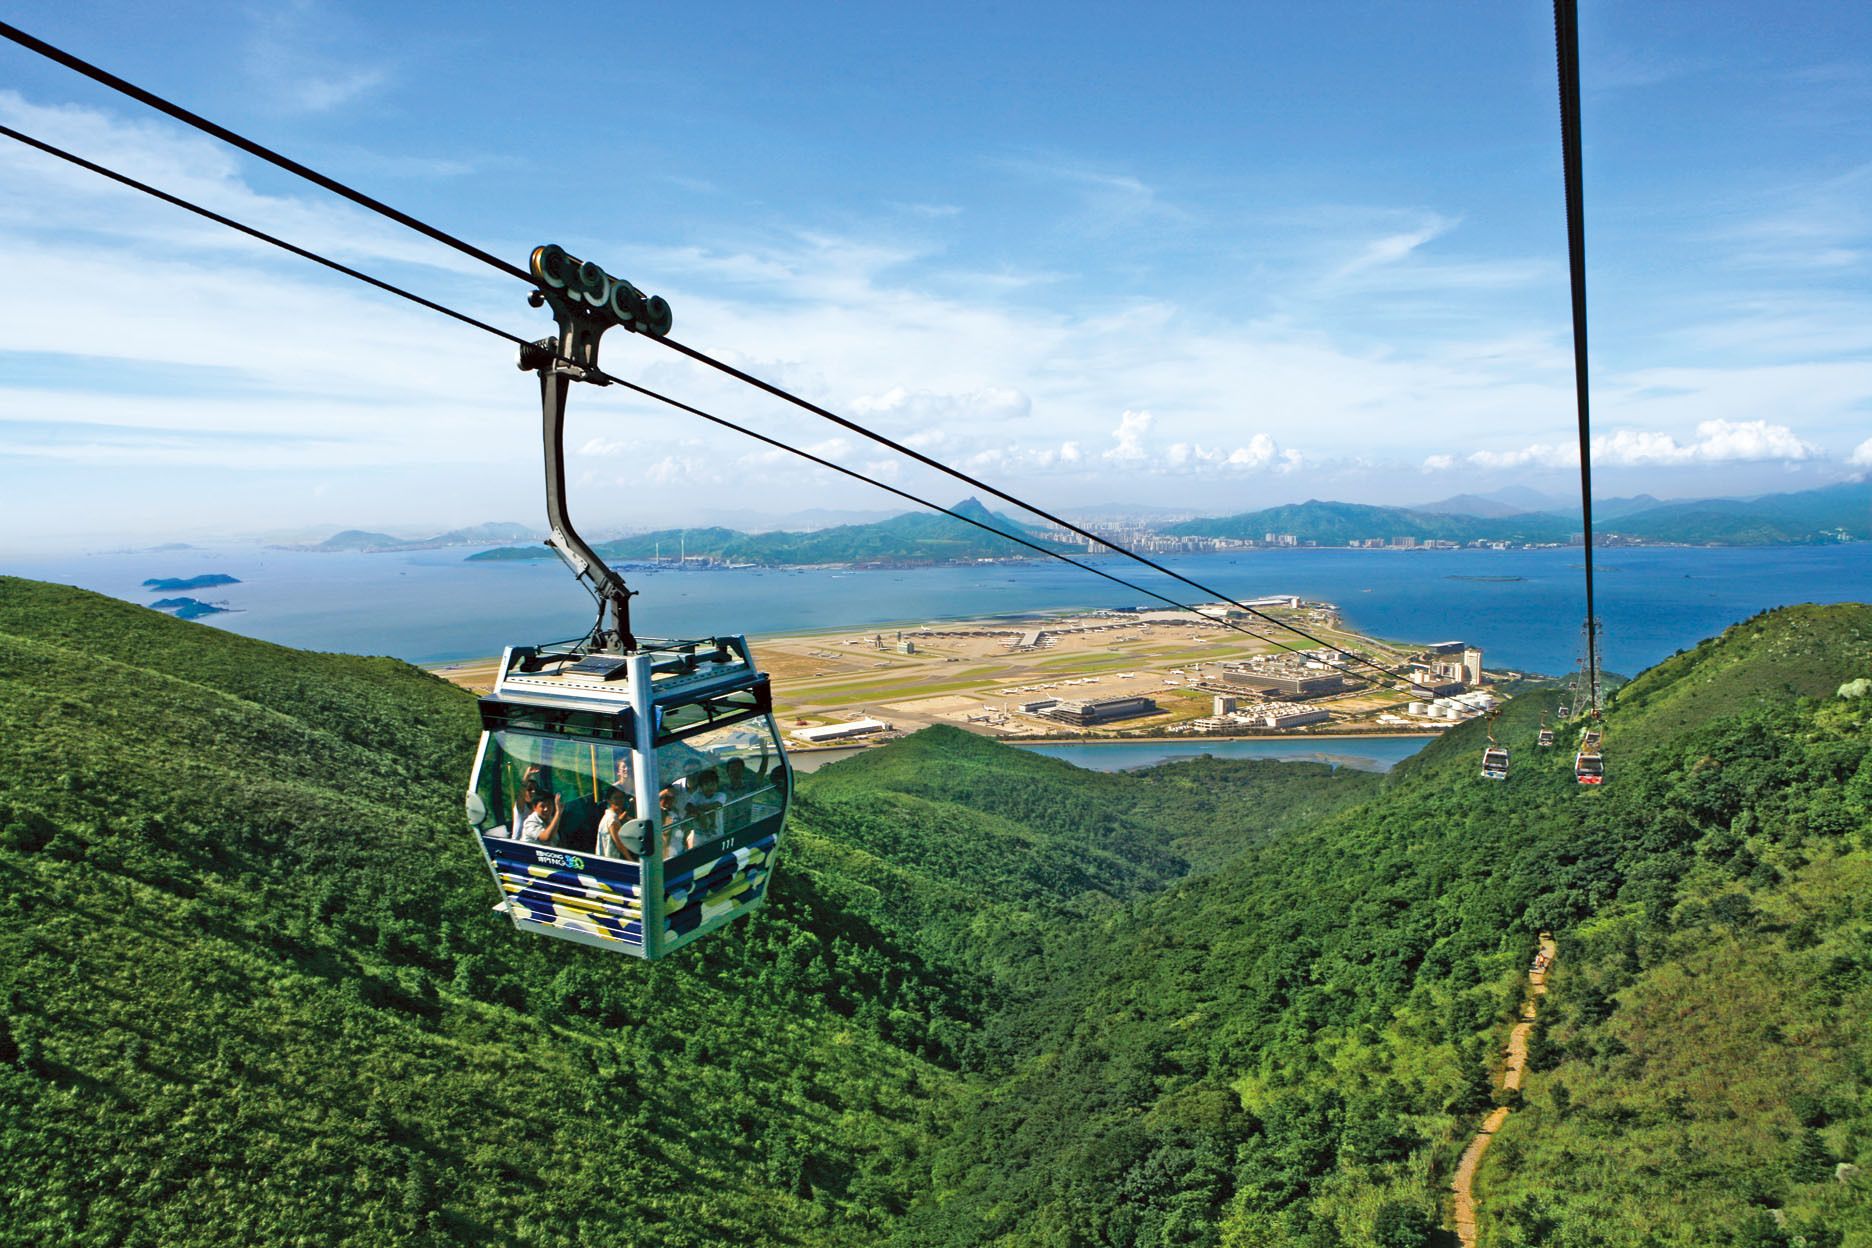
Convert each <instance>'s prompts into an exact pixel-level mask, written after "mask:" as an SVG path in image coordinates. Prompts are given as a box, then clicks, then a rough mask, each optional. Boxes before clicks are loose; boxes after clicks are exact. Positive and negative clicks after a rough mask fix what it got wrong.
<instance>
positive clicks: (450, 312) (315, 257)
mask: <svg viewBox="0 0 1872 1248" xmlns="http://www.w3.org/2000/svg"><path fill="white" fill-rule="evenodd" d="M0 135H3V136H5V137H7V138H10V139H13V140H15V141H17V142H19V143H22V144H25V145H27V146H29V147H32V148H34V149H35V150H37V151H40V152H43V153H45V154H46V155H49V156H53V157H56V158H57V159H59V160H63V161H66V162H68V163H70V164H72V165H75V166H77V167H79V168H81V169H85V170H87V171H89V172H91V173H95V174H97V175H98V176H100V177H104V178H107V179H109V180H110V181H113V182H116V183H118V184H120V185H122V186H125V187H128V188H130V189H132V190H136V191H140V192H142V193H144V194H146V195H150V196H152V197H153V198H156V199H159V200H161V201H163V202H164V203H166V204H170V205H172V206H173V207H176V208H180V209H182V210H184V211H186V212H190V213H194V214H195V215H197V216H199V217H203V218H205V219H206V220H209V221H213V222H215V223H216V224H218V225H222V226H225V227H227V228H229V229H232V230H235V231H237V232H239V233H241V234H243V235H245V236H247V237H249V238H253V239H255V240H257V241H260V242H264V243H267V244H269V245H271V246H274V247H277V248H279V249H281V250H282V251H286V252H290V253H291V254H293V255H295V256H298V257H300V258H302V259H305V260H309V261H311V262H313V263H314V264H318V265H321V266H323V267H325V268H327V269H330V270H332V271H333V272H336V273H341V274H343V275H344V276H346V277H350V278H354V279H356V280H358V281H361V282H364V283H366V284H367V285H370V286H372V287H374V288H376V289H378V290H381V291H384V292H385V293H387V294H392V295H395V296H397V297H398V298H401V299H405V300H407V301H409V302H411V303H414V304H416V305H417V306H419V307H422V308H425V309H428V310H429V311H432V312H438V313H441V314H442V315H444V316H447V317H450V318H451V319H453V320H456V321H459V322H461V323H462V324H465V325H470V326H473V327H474V328H476V329H479V330H481V331H483V332H484V333H488V334H492V335H493V336H495V337H497V338H501V339H504V340H505V341H507V342H510V343H513V344H515V345H517V346H521V347H526V348H533V347H535V346H536V345H537V344H535V343H533V342H532V341H531V340H529V339H526V338H523V337H521V336H520V335H518V334H514V333H511V332H509V331H507V330H504V329H502V328H500V327H499V326H497V325H492V324H489V323H488V322H486V321H483V320H480V319H479V318H477V317H473V316H470V315H468V314H467V313H464V312H459V311H456V310H455V309H453V308H450V307H447V306H446V305H444V304H440V303H437V302H436V301H434V300H432V299H428V298H425V297H424V296H422V295H419V294H416V293H415V292H413V291H410V290H406V289H404V288H403V287H401V286H397V285H395V284H394V283H391V282H386V281H384V280H382V279H380V278H377V277H374V276H372V275H370V274H368V273H365V272H363V271H361V270H359V269H355V268H353V267H351V266H349V265H346V264H343V263H341V262H339V261H336V260H333V259H330V258H329V257H327V256H323V255H321V254H319V253H318V252H315V251H311V250H309V249H308V248H304V247H300V246H298V245H297V244H294V243H290V242H287V241H286V240H285V239H282V238H279V237H277V236H275V235H272V234H269V233H267V232H266V231H264V230H260V229H256V228H254V227H253V226H250V225H247V224H245V223H243V222H240V221H237V220H235V219H233V218H232V217H228V216H225V215H223V214H221V213H218V212H215V211H214V210H212V209H210V208H206V207H203V206H202V205H200V204H196V203H193V202H191V201H189V200H187V199H183V198H182V197H180V196H177V195H172V194H170V193H169V192H167V191H163V190H161V189H159V188H157V187H154V186H151V185H150V184H148V183H146V182H142V181H139V180H137V179H136V178H132V177H130V176H129V175H127V174H123V173H119V172H117V171H116V170H113V169H110V168H107V167H106V166H103V165H100V164H97V163H96V162H94V161H90V160H87V159H85V158H84V157H82V156H79V155H77V154H75V153H73V152H69V151H66V150H65V149H63V148H60V147H57V146H55V145H53V144H51V143H47V142H45V141H43V140H41V139H37V138H34V137H33V136H31V135H28V134H24V133H22V132H20V131H18V130H15V129H13V128H12V127H9V126H3V125H0ZM552 358H554V359H556V360H558V361H560V362H562V363H566V364H574V365H576V361H573V360H570V359H568V358H567V357H565V356H560V355H554V356H553V357H552ZM581 367H582V366H581ZM584 371H586V372H587V373H589V374H590V375H591V376H592V377H593V378H594V379H595V380H599V381H601V382H603V383H605V384H612V385H618V386H621V387H623V388H624V389H627V390H630V391H633V392H634V393H637V394H640V395H642V396H644V397H645V398H649V399H653V400H655V401H656V402H659V403H662V404H665V405H666V406H669V407H671V408H673V409H675V410H678V411H681V412H685V413H687V414H689V415H692V416H696V417H699V418H701V419H703V420H706V421H709V422H711V423H713V424H715V425H719V426H721V427H722V428H725V429H731V430H733V431H734V432H736V433H739V434H741V435H742V436H744V437H748V438H751V439H753V440H755V441H757V442H761V443H764V444H765V445H768V446H771V447H774V448H776V449H778V450H783V451H786V452H787V453H789V454H791V455H795V456H797V457H799V458H801V459H804V460H806V461H808V462H810V463H813V464H816V465H818V466H820V467H823V468H828V469H831V470H832V471H834V472H838V473H841V474H843V475H845V476H847V477H850V478H852V479H854V480H857V481H861V482H864V483H865V484H867V485H870V486H873V487H875V488H877V489H880V490H883V491H884V492H886V493H888V494H892V495H895V496H896V497H899V498H902V499H904V500H906V501H908V502H912V503H915V504H916V505H917V506H919V507H924V508H927V509H928V510H930V511H934V512H937V513H939V514H942V515H945V516H949V517H950V518H952V519H955V520H960V521H962V522H963V523H964V524H967V525H970V526H972V527H974V528H977V529H980V530H982V531H984V532H987V533H992V534H994V535H995V536H997V537H1000V538H1002V539H1004V540H1006V541H1010V542H1013V543H1015V544H1016V545H1019V546H1022V547H1025V548H1027V549H1029V550H1032V551H1034V552H1036V553H1038V554H1041V555H1045V556H1047V557H1048V558H1052V559H1056V560H1058V561H1060V562H1062V563H1065V564H1068V565H1069V566H1071V567H1075V568H1079V569H1081V570H1082V571H1086V572H1090V573H1091V574H1093V575H1094V576H1097V577H1100V578H1102V579H1104V580H1107V581H1110V582H1112V583H1113V584H1116V585H1121V586H1123V587H1125V588H1126V589H1129V590H1131V591H1133V592H1135V593H1138V594H1142V595H1144V596H1145V597H1147V598H1151V599H1154V600H1156V601H1158V602H1162V603H1164V604H1166V605H1168V606H1170V607H1173V608H1175V609H1177V610H1179V611H1186V612H1189V613H1190V614H1193V615H1197V616H1200V617H1202V618H1203V619H1206V620H1209V621H1211V622H1212V623H1215V624H1218V625H1220V626H1222V627H1224V628H1228V629H1231V630H1233V631H1235V632H1238V633H1241V634H1243V635H1244V636H1247V637H1252V638H1254V639H1255V640H1257V641H1262V642H1266V643H1268V644H1270V645H1273V646H1276V647H1278V648H1279V649H1282V650H1285V651H1288V652H1290V653H1303V651H1302V650H1301V648H1300V647H1298V646H1293V645H1290V644H1288V643H1286V642H1284V641H1281V640H1279V639H1277V638H1273V637H1268V636H1266V635H1264V634H1262V633H1258V632H1255V631H1253V630H1251V629H1248V628H1244V627H1242V626H1241V625H1239V624H1236V623H1234V622H1233V621H1231V620H1226V619H1217V618H1216V617H1214V616H1212V615H1209V614H1207V613H1205V612H1202V611H1199V610H1197V608H1196V607H1194V606H1192V605H1190V604H1189V603H1185V602H1181V601H1179V600H1177V599H1175V598H1171V597H1169V596H1168V595H1165V594H1162V593H1159V592H1157V591H1156V590H1153V589H1149V588H1147V587H1145V586H1142V585H1139V584H1137V583H1136V582H1134V581H1131V580H1129V579H1127V578H1125V577H1121V576H1118V575H1116V574H1115V573H1111V572H1107V571H1105V570H1104V569H1103V568H1098V567H1094V566H1093V565H1091V564H1088V563H1083V562H1081V561H1079V560H1077V559H1074V558H1072V557H1071V556H1070V555H1067V554H1065V553H1063V552H1061V551H1058V550H1054V549H1052V548H1051V547H1048V546H1044V545H1042V544H1040V543H1038V542H1035V541H1032V540H1031V539H1028V538H1024V537H1021V536H1020V535H1018V534H1014V533H1009V532H1007V531H1006V530H1005V529H999V528H996V527H995V526H993V525H991V524H987V523H984V522H983V521H981V520H978V519H976V518H974V517H972V516H968V515H964V514H962V513H961V512H958V511H956V510H954V509H952V508H949V507H945V506H943V505H942V504H940V503H936V502H933V501H931V500H929V499H927V498H923V497H921V496H920V495H917V494H913V493H911V492H910V491H908V490H904V489H900V488H899V487H897V486H894V485H890V484H888V483H886V482H883V481H879V480H877V479H875V478H873V477H869V476H867V475H865V474H864V473H862V472H859V471H857V470H856V469H852V468H847V467H845V466H844V465H842V464H838V463H835V462H834V461H832V460H829V459H826V458H825V457H823V456H820V455H815V454H814V453H812V452H811V451H807V450H804V449H802V448H800V447H796V446H793V445H791V444H790V443H787V442H785V441H783V440H781V439H778V438H774V437H770V436H769V435H767V434H764V433H760V432H758V431H756V430H753V429H750V428H748V427H747V426H745V425H741V424H738V423H737V422H735V421H732V420H729V419H727V418H726V417H723V416H717V415H715V414H714V413H711V412H707V411H704V410H703V409H701V408H699V407H696V406H694V405H692V404H689V403H685V402H683V401H682V400H680V399H676V398H673V397H671V396H669V395H665V394H662V393H660V392H658V391H655V390H652V389H650V388H649V387H647V386H642V385H639V384H637V383H636V382H633V381H629V380H626V379H625V378H622V377H618V376H615V375H613V374H610V373H607V372H605V371H603V370H601V369H589V368H588V369H585V370H584ZM1255 614H1256V615H1257V616H1259V615H1260V613H1259V612H1256V613H1255ZM1261 618H1263V619H1269V620H1270V622H1271V623H1273V624H1275V625H1276V626H1278V627H1280V628H1285V629H1288V630H1289V631H1292V632H1300V630H1298V629H1295V628H1293V626H1291V625H1289V624H1286V623H1285V622H1284V621H1280V620H1273V619H1271V617H1266V616H1261ZM1301 635H1302V636H1306V637H1307V638H1308V639H1309V640H1314V641H1315V644H1316V645H1319V646H1323V647H1325V648H1327V649H1329V650H1332V651H1338V652H1341V653H1349V652H1347V651H1344V649H1343V648H1342V647H1340V646H1338V645H1335V644H1333V643H1330V642H1322V641H1318V640H1317V639H1314V638H1312V637H1311V635H1310V634H1304V633H1303V634H1301ZM1322 661H1323V662H1325V663H1326V665H1327V666H1328V667H1330V668H1332V669H1333V670H1335V671H1337V672H1339V673H1340V674H1341V675H1343V676H1346V677H1348V678H1350V679H1353V680H1359V681H1363V682H1365V683H1367V684H1374V683H1376V682H1375V681H1374V680H1373V678H1372V677H1370V676H1368V675H1366V674H1364V673H1362V672H1357V671H1353V670H1352V669H1350V668H1348V667H1345V666H1343V665H1341V664H1339V663H1335V662H1333V661H1332V660H1331V659H1324V660H1322ZM1365 662H1366V664H1367V666H1371V667H1374V668H1377V670H1378V671H1380V672H1383V673H1385V674H1386V675H1388V676H1395V677H1396V678H1397V679H1400V680H1404V681H1407V682H1408V681H1409V680H1411V677H1410V676H1408V675H1405V674H1402V673H1394V672H1391V671H1390V670H1389V669H1387V668H1384V667H1381V666H1379V665H1377V664H1375V663H1371V662H1370V661H1369V660H1365Z"/></svg>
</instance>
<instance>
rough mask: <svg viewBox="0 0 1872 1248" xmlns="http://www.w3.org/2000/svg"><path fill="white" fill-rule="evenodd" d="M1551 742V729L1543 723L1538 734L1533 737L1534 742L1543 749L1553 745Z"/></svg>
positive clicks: (1552, 739) (1552, 740) (1552, 741)
mask: <svg viewBox="0 0 1872 1248" xmlns="http://www.w3.org/2000/svg"><path fill="white" fill-rule="evenodd" d="M1553 743H1554V735H1553V729H1551V728H1549V727H1547V726H1546V725H1544V724H1543V725H1542V726H1541V730H1540V735H1538V736H1536V737H1535V738H1534V744H1535V745H1537V746H1539V747H1540V748H1541V749H1543V750H1545V749H1551V748H1552V746H1553Z"/></svg>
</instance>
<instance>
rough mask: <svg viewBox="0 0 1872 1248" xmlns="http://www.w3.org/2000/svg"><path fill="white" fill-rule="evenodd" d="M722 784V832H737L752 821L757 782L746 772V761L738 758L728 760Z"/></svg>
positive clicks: (758, 786)
mask: <svg viewBox="0 0 1872 1248" xmlns="http://www.w3.org/2000/svg"><path fill="white" fill-rule="evenodd" d="M724 770H725V772H726V773H727V777H726V779H724V780H723V782H722V794H721V795H722V830H723V831H724V832H739V831H740V830H741V829H742V828H745V827H747V825H748V824H750V823H752V822H753V820H754V801H753V798H754V792H755V790H756V789H758V788H760V787H761V786H760V783H759V782H758V780H757V779H756V778H755V777H754V776H753V775H752V774H751V773H749V771H748V765H747V760H746V759H745V758H741V757H739V756H737V757H735V758H731V759H729V760H728V765H727V767H726V768H724Z"/></svg>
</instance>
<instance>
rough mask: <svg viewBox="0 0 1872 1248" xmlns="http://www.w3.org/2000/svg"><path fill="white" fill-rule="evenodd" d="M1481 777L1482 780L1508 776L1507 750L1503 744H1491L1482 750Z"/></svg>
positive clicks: (1499, 778)
mask: <svg viewBox="0 0 1872 1248" xmlns="http://www.w3.org/2000/svg"><path fill="white" fill-rule="evenodd" d="M1482 778H1483V779H1484V780H1506V779H1507V778H1508V750H1507V747H1505V746H1500V745H1491V746H1489V747H1488V748H1487V749H1486V750H1483V751H1482Z"/></svg>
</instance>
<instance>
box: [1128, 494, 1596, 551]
mask: <svg viewBox="0 0 1872 1248" xmlns="http://www.w3.org/2000/svg"><path fill="white" fill-rule="evenodd" d="M1164 532H1166V533H1175V534H1185V535H1190V536H1199V537H1235V538H1247V539H1248V540H1250V541H1256V542H1258V541H1260V540H1261V539H1262V538H1263V537H1265V536H1266V535H1267V534H1269V533H1291V534H1293V535H1294V536H1295V537H1297V538H1298V539H1300V540H1301V541H1303V542H1318V543H1319V544H1320V545H1322V546H1344V545H1345V544H1346V543H1347V542H1353V541H1363V540H1365V539H1367V538H1374V537H1376V538H1383V539H1385V540H1387V541H1388V540H1390V539H1391V538H1394V537H1414V538H1416V539H1417V540H1419V541H1424V540H1426V539H1435V540H1437V541H1445V542H1474V541H1496V542H1564V541H1566V540H1567V537H1568V535H1570V534H1573V533H1577V532H1579V525H1578V524H1577V523H1576V522H1574V521H1571V520H1568V519H1567V518H1565V517H1562V516H1550V515H1545V514H1541V513H1536V512H1526V513H1523V514H1520V515H1513V516H1458V515H1446V514H1444V513H1441V512H1431V511H1412V510H1410V509H1409V508H1406V507H1374V506H1371V505H1370V504H1367V503H1332V502H1322V501H1320V500H1319V499H1308V500H1307V501H1306V502H1304V503H1289V504H1286V505H1284V506H1280V507H1267V508H1264V509H1262V510H1260V511H1249V512H1243V513H1242V514H1240V515H1235V516H1216V517H1205V518H1203V519H1200V520H1186V521H1184V522H1183V523H1182V524H1173V525H1171V526H1169V527H1168V528H1167V529H1165V530H1164Z"/></svg>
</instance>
